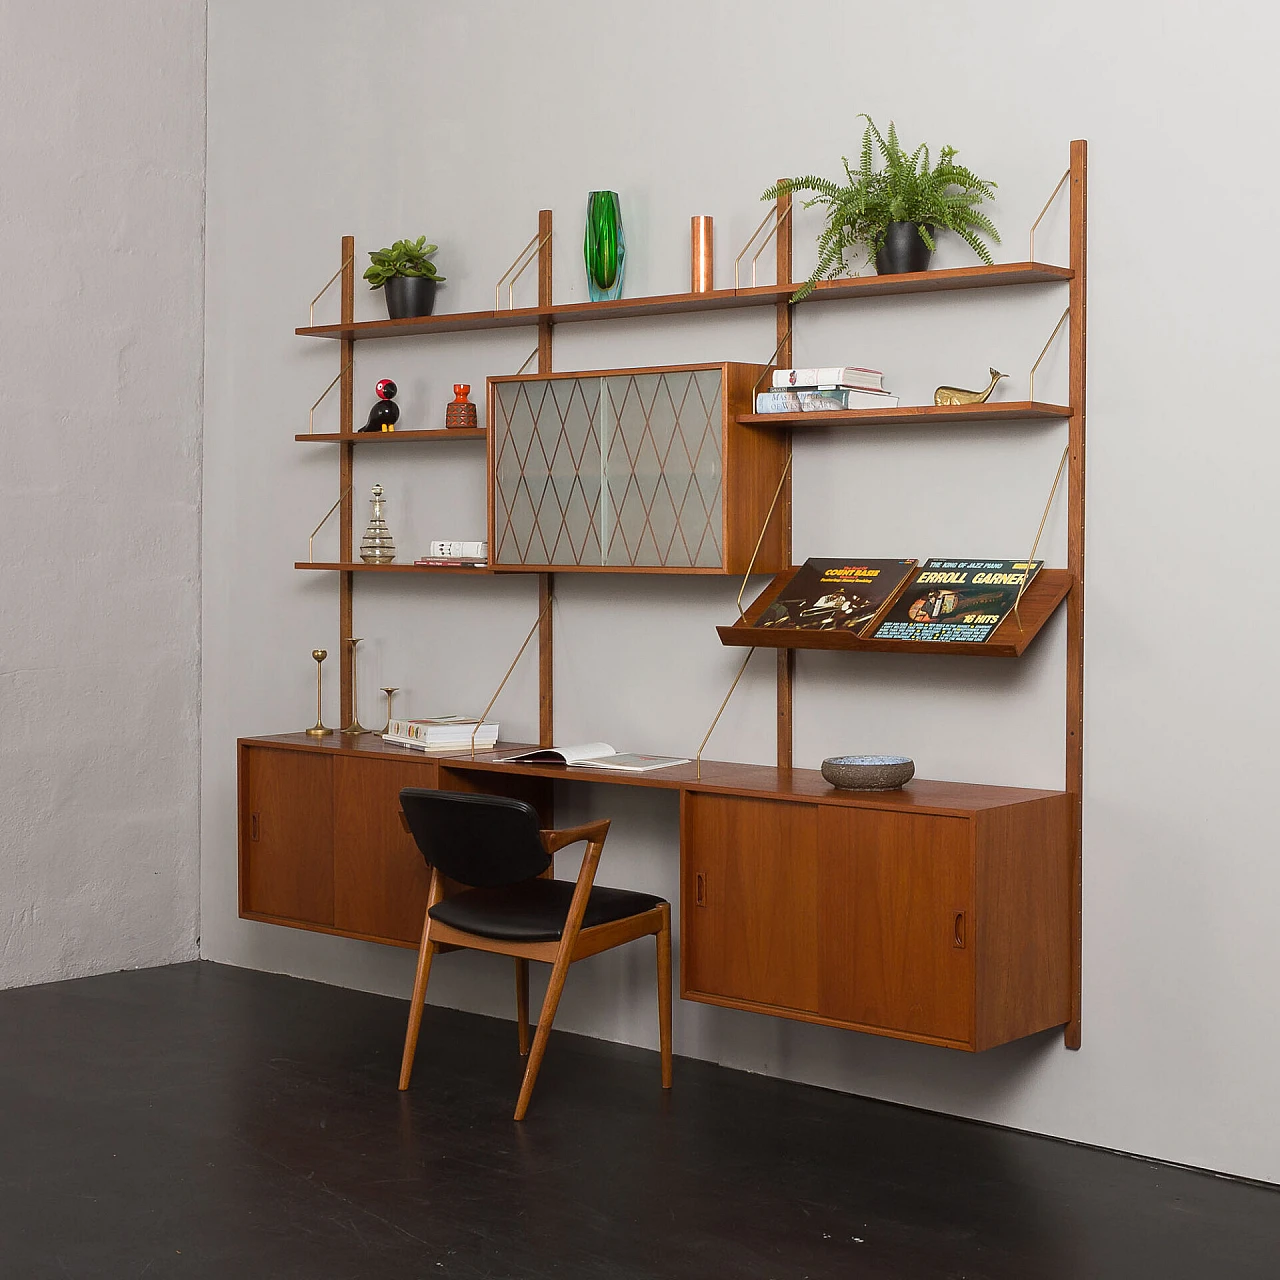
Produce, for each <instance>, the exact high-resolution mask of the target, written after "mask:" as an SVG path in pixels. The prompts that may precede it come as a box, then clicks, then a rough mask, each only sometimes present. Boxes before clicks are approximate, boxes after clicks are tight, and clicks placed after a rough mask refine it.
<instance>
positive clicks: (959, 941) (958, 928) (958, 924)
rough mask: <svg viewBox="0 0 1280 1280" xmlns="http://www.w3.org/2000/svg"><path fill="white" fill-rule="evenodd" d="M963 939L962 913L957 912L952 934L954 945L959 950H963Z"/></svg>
mask: <svg viewBox="0 0 1280 1280" xmlns="http://www.w3.org/2000/svg"><path fill="white" fill-rule="evenodd" d="M964 938H965V919H964V912H963V911H957V912H956V919H955V933H954V934H953V940H954V945H955V946H957V947H959V948H960V949H961V950H963V949H964Z"/></svg>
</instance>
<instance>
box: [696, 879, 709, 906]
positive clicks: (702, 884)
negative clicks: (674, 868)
mask: <svg viewBox="0 0 1280 1280" xmlns="http://www.w3.org/2000/svg"><path fill="white" fill-rule="evenodd" d="M693 901H694V905H695V906H699V907H705V906H706V905H707V877H706V876H705V875H703V873H702V872H701V871H697V872H695V873H694V876H693Z"/></svg>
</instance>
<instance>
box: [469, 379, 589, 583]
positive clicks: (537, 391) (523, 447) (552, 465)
mask: <svg viewBox="0 0 1280 1280" xmlns="http://www.w3.org/2000/svg"><path fill="white" fill-rule="evenodd" d="M494 401H495V414H494V417H495V419H496V420H495V422H494V425H493V429H494V430H495V431H496V433H497V434H496V436H495V440H494V457H495V478H494V548H493V563H494V564H599V563H600V530H599V519H600V436H599V431H598V429H597V415H598V413H599V407H600V380H599V379H598V378H583V379H577V378H572V379H561V380H555V381H549V380H530V381H527V382H501V383H499V384H498V385H497V388H496V393H495V397H494Z"/></svg>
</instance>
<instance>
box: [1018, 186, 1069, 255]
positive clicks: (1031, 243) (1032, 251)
mask: <svg viewBox="0 0 1280 1280" xmlns="http://www.w3.org/2000/svg"><path fill="white" fill-rule="evenodd" d="M1069 177H1071V170H1070V169H1068V170H1067V171H1066V173H1064V174H1063V175H1062V177H1061V178H1059V179H1058V185H1057V186H1056V187H1054V189H1053V195H1051V196H1050V197H1049V198H1048V199H1047V200H1046V201H1045V202H1044V208H1043V209H1041V210H1040V213H1039V216H1038V217H1037V218H1036V220H1035V221H1034V222H1033V223H1032V224H1031V234H1030V236H1029V237H1028V243H1027V261H1028V262H1034V261H1035V260H1036V228H1037V227H1038V226H1039V225H1040V221H1041V219H1042V218H1043V217H1044V215H1045V214H1046V213H1048V212H1049V206H1050V205H1051V204H1052V203H1053V202H1054V201H1055V200H1056V199H1057V198H1058V192H1059V191H1061V190H1062V188H1063V187H1065V186H1066V185H1067V179H1068V178H1069Z"/></svg>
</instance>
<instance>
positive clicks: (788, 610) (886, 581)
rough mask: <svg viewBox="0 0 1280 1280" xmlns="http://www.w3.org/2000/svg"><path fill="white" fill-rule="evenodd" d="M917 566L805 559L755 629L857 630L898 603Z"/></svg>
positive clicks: (904, 562) (909, 562) (895, 562)
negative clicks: (901, 589)
mask: <svg viewBox="0 0 1280 1280" xmlns="http://www.w3.org/2000/svg"><path fill="white" fill-rule="evenodd" d="M915 567H916V561H915V560H833V559H822V558H818V559H811V560H806V561H805V562H804V564H802V565H801V566H800V568H799V569H797V570H796V572H795V575H794V576H793V577H792V579H791V581H790V582H788V583H787V585H786V586H785V587H783V589H782V591H781V592H780V593H779V595H778V597H777V599H776V600H774V601H773V603H772V604H770V605H769V606H768V607H767V608H766V609H765V610H764V612H763V613H762V614H761V615H760V617H759V619H758V620H757V621H756V624H755V625H756V626H758V627H775V628H795V629H797V630H801V631H858V630H860V629H861V628H862V627H864V626H865V625H866V624H867V623H868V622H870V621H871V620H872V619H873V618H874V617H875V616H876V614H878V613H879V612H880V610H881V609H883V608H884V606H885V605H886V604H887V603H888V601H889V600H891V599H892V598H893V595H894V593H895V592H896V591H897V590H898V588H899V587H900V586H902V584H903V583H904V582H905V581H906V580H907V578H908V577H909V576H910V574H911V571H912V570H913V569H914V568H915Z"/></svg>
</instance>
